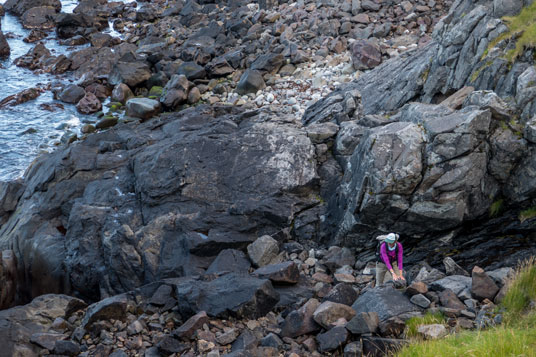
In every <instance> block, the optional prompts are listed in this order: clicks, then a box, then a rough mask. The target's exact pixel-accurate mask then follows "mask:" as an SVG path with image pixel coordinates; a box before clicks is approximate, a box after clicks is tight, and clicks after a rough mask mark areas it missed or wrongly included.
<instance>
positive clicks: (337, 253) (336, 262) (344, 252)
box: [322, 246, 355, 272]
mask: <svg viewBox="0 0 536 357" xmlns="http://www.w3.org/2000/svg"><path fill="white" fill-rule="evenodd" d="M322 262H323V264H324V265H326V266H327V267H328V269H329V270H330V271H332V272H335V271H336V270H337V269H339V268H341V267H343V266H345V265H348V266H354V264H355V255H354V254H353V253H352V251H351V250H350V249H349V248H346V247H342V248H341V247H337V246H334V247H330V248H329V250H328V252H327V254H326V255H325V256H324V258H323V259H322Z"/></svg>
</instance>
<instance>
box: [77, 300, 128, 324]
mask: <svg viewBox="0 0 536 357" xmlns="http://www.w3.org/2000/svg"><path fill="white" fill-rule="evenodd" d="M127 303H128V301H127V299H126V297H125V296H123V295H116V296H113V297H109V298H106V299H103V300H101V301H99V302H96V303H94V304H91V305H89V307H88V308H87V310H86V314H85V315H84V318H83V319H82V323H81V325H82V327H83V328H85V329H87V328H88V327H90V326H91V324H93V323H95V322H97V321H100V320H110V319H115V320H124V319H125V318H126V310H127Z"/></svg>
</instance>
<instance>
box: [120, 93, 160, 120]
mask: <svg viewBox="0 0 536 357" xmlns="http://www.w3.org/2000/svg"><path fill="white" fill-rule="evenodd" d="M126 107H127V115H128V116H131V117H134V118H140V119H142V120H147V119H150V118H152V117H154V116H155V115H158V113H160V107H161V106H160V102H159V101H157V100H154V99H149V98H132V99H129V100H128V101H127V103H126Z"/></svg>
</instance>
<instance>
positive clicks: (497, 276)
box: [486, 267, 515, 287]
mask: <svg viewBox="0 0 536 357" xmlns="http://www.w3.org/2000/svg"><path fill="white" fill-rule="evenodd" d="M486 273H487V274H488V276H489V277H490V278H492V279H493V281H494V282H495V283H496V284H497V285H498V286H501V287H502V286H505V285H507V284H508V283H509V282H510V281H512V279H513V278H514V276H515V270H514V269H512V268H510V267H504V268H499V269H496V270H491V271H488V272H486Z"/></svg>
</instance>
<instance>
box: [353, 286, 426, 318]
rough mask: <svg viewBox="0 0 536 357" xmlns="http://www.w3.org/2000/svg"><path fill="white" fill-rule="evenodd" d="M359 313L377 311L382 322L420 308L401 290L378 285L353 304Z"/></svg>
mask: <svg viewBox="0 0 536 357" xmlns="http://www.w3.org/2000/svg"><path fill="white" fill-rule="evenodd" d="M352 308H353V309H354V310H355V312H356V313H357V314H359V313H361V312H371V311H375V312H377V313H378V318H379V320H380V322H382V321H385V320H387V319H389V318H391V317H395V316H399V315H402V314H406V313H412V312H418V311H419V309H418V308H417V307H416V306H415V305H413V304H412V303H411V302H410V301H409V299H408V298H407V297H406V296H405V295H404V294H402V293H401V292H400V291H398V290H396V289H394V288H392V287H390V286H385V287H376V288H373V289H370V290H368V291H366V292H365V293H364V294H362V295H361V296H360V297H359V298H357V300H356V301H355V302H354V304H353V305H352Z"/></svg>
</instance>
